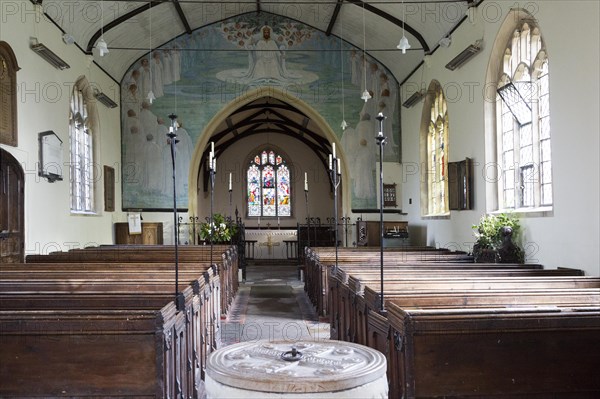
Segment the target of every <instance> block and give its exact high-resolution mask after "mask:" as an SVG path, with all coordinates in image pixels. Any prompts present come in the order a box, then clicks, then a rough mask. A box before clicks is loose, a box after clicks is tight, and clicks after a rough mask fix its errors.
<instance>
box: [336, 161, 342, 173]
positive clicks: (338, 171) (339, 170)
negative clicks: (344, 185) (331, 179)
mask: <svg viewBox="0 0 600 399" xmlns="http://www.w3.org/2000/svg"><path fill="white" fill-rule="evenodd" d="M337 173H338V175H339V174H341V173H342V167H341V163H340V159H339V158H338V159H337Z"/></svg>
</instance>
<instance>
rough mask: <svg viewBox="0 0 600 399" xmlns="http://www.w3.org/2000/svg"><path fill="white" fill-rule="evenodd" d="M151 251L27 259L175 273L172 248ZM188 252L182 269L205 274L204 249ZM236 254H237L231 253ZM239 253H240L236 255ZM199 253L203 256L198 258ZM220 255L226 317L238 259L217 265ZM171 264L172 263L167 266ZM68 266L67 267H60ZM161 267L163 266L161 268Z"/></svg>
mask: <svg viewBox="0 0 600 399" xmlns="http://www.w3.org/2000/svg"><path fill="white" fill-rule="evenodd" d="M149 247H150V248H149V249H148V250H145V249H144V248H138V247H135V246H131V247H130V246H123V247H117V248H111V247H102V248H103V249H101V250H97V249H96V248H95V247H94V248H90V249H84V250H71V251H69V252H54V253H52V254H49V255H29V256H27V262H28V264H36V263H49V262H53V263H61V264H67V263H74V264H78V265H80V264H88V263H104V264H108V263H115V264H125V263H138V264H147V263H153V264H154V263H162V264H164V265H165V266H164V268H167V269H171V270H173V273H175V258H174V253H173V252H172V250H170V249H163V248H162V246H159V247H157V248H155V249H153V248H154V247H152V246H149ZM186 248H188V250H187V251H186V252H187V253H183V254H180V256H179V268H180V270H181V268H182V267H183V266H182V265H183V264H193V263H196V264H197V265H198V271H199V272H200V273H202V272H203V271H204V270H205V269H206V268H207V267H209V266H210V263H209V262H208V261H203V260H201V259H200V258H204V257H206V256H207V255H206V253H207V250H206V249H204V248H203V247H186ZM231 252H235V251H231ZM236 253H237V252H236ZM199 254H200V255H201V256H199ZM217 258H218V257H217V256H215V265H216V266H217V267H218V272H219V278H220V281H221V284H220V287H221V310H222V312H223V313H222V314H223V315H225V314H226V313H227V311H228V309H229V306H230V305H231V303H232V302H233V299H234V298H235V294H236V292H237V289H238V285H239V283H238V271H237V270H238V269H237V260H234V258H227V257H226V256H225V255H223V259H222V260H221V261H220V262H218V261H217ZM168 262H172V263H168ZM61 267H63V268H64V267H65V266H61ZM144 267H145V268H147V267H148V266H147V265H146V266H144ZM161 267H162V266H161Z"/></svg>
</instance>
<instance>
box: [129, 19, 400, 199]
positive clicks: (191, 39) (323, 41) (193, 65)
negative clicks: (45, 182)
mask: <svg viewBox="0 0 600 399" xmlns="http://www.w3.org/2000/svg"><path fill="white" fill-rule="evenodd" d="M340 46H341V47H340ZM342 63H343V70H344V73H343V74H342ZM365 65H366V74H365V69H364V68H363V66H365ZM342 79H343V84H344V88H343V91H344V103H345V105H344V109H343V110H342V98H341V97H342ZM365 84H366V87H367V88H368V90H369V91H370V93H371V95H372V97H373V98H372V99H371V100H369V101H368V102H364V101H363V100H361V98H360V96H361V93H362V91H363V90H364V88H365ZM269 87H275V88H277V89H279V90H281V91H283V92H284V93H286V94H288V93H289V98H288V99H286V101H288V102H289V103H290V104H292V105H293V102H294V101H295V99H296V98H298V99H300V100H302V101H304V102H306V103H307V104H309V105H310V106H311V107H313V108H314V109H315V110H316V111H317V112H319V113H320V114H321V115H322V116H323V118H324V119H325V121H326V122H327V123H328V124H329V126H330V127H331V129H332V130H333V131H334V132H336V134H337V135H338V139H339V140H340V141H341V143H342V147H343V149H344V151H345V155H346V161H347V163H348V166H349V168H350V174H351V176H352V187H351V192H352V207H353V208H375V207H376V206H377V205H376V197H375V193H376V190H375V182H376V178H375V176H376V174H375V162H376V161H377V160H378V159H379V155H378V148H377V146H376V143H375V139H374V137H375V135H376V134H377V131H378V122H377V121H376V120H375V116H376V115H377V114H378V113H379V112H383V113H384V115H386V116H387V117H388V118H387V119H386V121H385V124H384V130H385V133H386V136H387V137H388V144H387V145H386V146H385V161H387V162H398V161H399V160H400V156H399V150H400V147H399V139H400V134H399V127H398V126H399V123H398V114H399V113H398V82H397V81H396V80H395V78H394V77H393V76H392V75H391V73H390V72H389V71H388V70H387V69H386V68H384V67H383V65H381V64H380V63H378V62H377V61H376V60H374V59H372V58H371V57H369V56H368V55H367V58H366V62H365V60H364V58H363V53H362V51H361V50H360V49H358V48H355V47H353V46H351V45H349V44H347V43H346V42H342V41H340V39H339V38H338V37H335V36H329V37H328V36H325V34H324V33H323V32H320V31H318V30H315V29H313V28H311V27H309V26H307V25H304V24H301V23H298V22H296V21H292V20H287V19H284V18H281V17H278V16H275V15H265V14H263V15H261V16H260V17H257V16H256V14H254V13H252V14H248V15H247V16H245V17H244V16H242V17H236V18H235V19H231V20H226V21H223V22H220V23H217V24H214V25H211V26H208V27H204V28H202V29H199V30H197V31H194V32H193V33H192V34H191V35H184V36H181V37H179V38H177V39H174V40H173V41H171V42H169V43H166V44H165V45H163V46H161V48H160V50H156V51H153V52H152V53H150V54H147V55H146V56H144V57H142V58H141V59H140V60H138V61H137V62H136V63H135V64H134V65H132V66H131V68H130V69H129V71H128V72H127V74H126V75H125V78H124V79H123V81H122V84H121V90H122V94H121V95H122V97H121V98H122V150H123V152H122V154H123V180H122V181H123V208H124V209H145V210H162V209H164V210H168V209H172V206H173V197H172V193H173V186H172V161H171V154H170V145H169V143H168V139H167V136H166V135H167V132H168V127H169V125H170V120H169V118H168V115H169V114H171V113H175V114H177V115H178V122H179V125H180V127H179V129H178V131H177V135H178V139H179V143H178V144H177V146H176V148H177V157H176V159H177V162H176V165H175V167H176V172H177V180H178V182H177V187H176V188H177V206H178V207H179V208H187V204H188V202H187V201H188V200H187V192H188V183H187V182H188V170H189V164H190V159H191V157H192V155H193V153H194V146H195V144H196V142H197V141H198V139H199V135H200V134H202V131H203V129H204V126H206V124H207V123H208V122H209V121H210V120H211V119H212V118H213V116H214V115H215V114H216V113H217V112H218V111H219V110H220V109H221V108H222V107H224V106H225V105H227V104H229V103H231V102H232V101H234V100H235V99H236V98H238V97H240V96H243V95H244V94H246V93H248V92H250V91H252V90H254V89H256V88H265V90H264V91H265V92H268V88H269ZM150 91H152V93H153V94H154V97H156V99H155V100H154V101H153V102H152V103H150V102H149V101H148V100H147V98H148V93H149V92H150ZM343 114H344V115H345V120H346V121H347V123H348V127H347V128H346V129H345V130H344V131H342V129H341V128H340V124H341V121H342V119H343V118H342V115H343Z"/></svg>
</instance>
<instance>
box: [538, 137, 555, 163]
mask: <svg viewBox="0 0 600 399" xmlns="http://www.w3.org/2000/svg"><path fill="white" fill-rule="evenodd" d="M541 144H542V153H541V160H542V161H549V160H551V159H552V156H551V155H550V140H544V141H542V142H541Z"/></svg>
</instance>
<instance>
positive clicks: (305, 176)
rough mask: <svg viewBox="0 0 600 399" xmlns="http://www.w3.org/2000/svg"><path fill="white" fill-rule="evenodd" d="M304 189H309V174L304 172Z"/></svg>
mask: <svg viewBox="0 0 600 399" xmlns="http://www.w3.org/2000/svg"><path fill="white" fill-rule="evenodd" d="M304 191H308V175H307V173H306V172H304Z"/></svg>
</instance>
